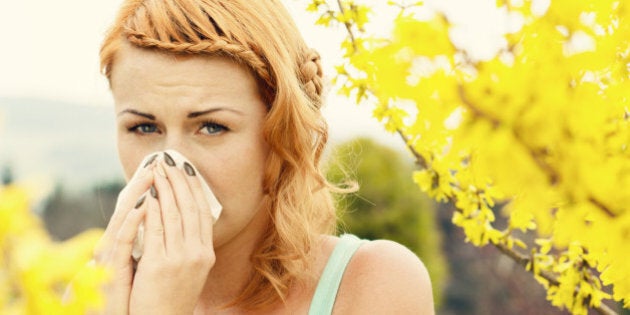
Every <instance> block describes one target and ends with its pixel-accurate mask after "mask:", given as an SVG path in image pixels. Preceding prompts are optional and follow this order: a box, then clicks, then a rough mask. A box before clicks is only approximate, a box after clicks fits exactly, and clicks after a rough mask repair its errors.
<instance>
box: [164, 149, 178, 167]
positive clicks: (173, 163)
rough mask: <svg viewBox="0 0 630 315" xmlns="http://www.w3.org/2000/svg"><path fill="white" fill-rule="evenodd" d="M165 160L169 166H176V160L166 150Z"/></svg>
mask: <svg viewBox="0 0 630 315" xmlns="http://www.w3.org/2000/svg"><path fill="white" fill-rule="evenodd" d="M164 161H165V162H166V164H167V165H168V166H175V160H173V158H172V157H171V156H170V155H168V153H166V152H164Z"/></svg>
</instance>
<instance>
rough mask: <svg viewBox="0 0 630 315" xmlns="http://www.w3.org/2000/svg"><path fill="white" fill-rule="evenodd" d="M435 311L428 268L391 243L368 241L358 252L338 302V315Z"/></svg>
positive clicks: (345, 279) (344, 281) (346, 274)
mask: <svg viewBox="0 0 630 315" xmlns="http://www.w3.org/2000/svg"><path fill="white" fill-rule="evenodd" d="M337 242H339V240H335V241H334V243H337ZM433 309H434V307H433V293H432V290H431V280H430V278H429V274H428V272H427V269H426V267H425V266H424V264H423V263H422V261H421V260H420V259H419V258H418V256H416V254H414V253H413V252H411V251H410V250H409V249H408V248H406V247H405V246H403V245H401V244H398V243H396V242H392V241H387V240H375V241H366V242H364V243H363V244H362V245H361V246H360V247H359V248H358V249H357V251H356V252H355V254H354V256H353V257H352V259H351V260H350V262H349V263H348V266H347V268H346V271H345V274H344V276H343V280H342V282H341V285H340V287H339V292H338V295H337V300H336V302H335V311H336V313H338V314H355V313H356V314H366V313H370V314H390V313H391V314H433V313H434V310H433Z"/></svg>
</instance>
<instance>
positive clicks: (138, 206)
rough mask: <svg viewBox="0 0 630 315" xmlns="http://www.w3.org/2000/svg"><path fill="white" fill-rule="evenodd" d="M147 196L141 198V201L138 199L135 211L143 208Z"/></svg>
mask: <svg viewBox="0 0 630 315" xmlns="http://www.w3.org/2000/svg"><path fill="white" fill-rule="evenodd" d="M146 197H147V196H146V195H143V196H142V197H140V199H138V202H136V206H135V207H133V208H134V209H138V208H140V206H142V204H143V203H144V199H146Z"/></svg>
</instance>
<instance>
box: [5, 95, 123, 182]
mask: <svg viewBox="0 0 630 315" xmlns="http://www.w3.org/2000/svg"><path fill="white" fill-rule="evenodd" d="M0 168H9V169H10V170H11V172H12V173H13V175H14V177H15V179H16V180H18V181H20V180H26V181H29V182H33V181H38V182H41V184H42V187H48V189H51V188H52V186H54V185H58V184H62V185H63V186H64V187H65V188H68V189H71V190H82V189H84V188H90V187H91V186H92V185H94V184H96V183H100V182H103V181H114V180H119V179H121V178H122V171H121V168H120V166H119V162H118V155H117V153H116V142H115V121H114V111H113V108H111V107H105V106H89V105H81V104H72V103H64V102H59V101H50V100H41V99H10V98H0Z"/></svg>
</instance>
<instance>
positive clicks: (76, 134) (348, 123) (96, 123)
mask: <svg viewBox="0 0 630 315" xmlns="http://www.w3.org/2000/svg"><path fill="white" fill-rule="evenodd" d="M121 2H122V1H120V0H115V1H112V0H91V1H84V0H58V1H46V0H32V1H8V0H1V2H0V39H1V40H2V46H1V47H2V48H1V49H0V176H1V177H2V181H3V182H4V183H8V182H13V181H16V182H19V183H21V184H22V185H25V186H26V187H28V188H29V189H30V191H31V193H32V194H33V196H34V197H35V198H34V199H35V203H34V210H35V211H37V212H38V213H40V214H41V215H42V216H43V217H44V218H45V219H46V222H47V227H48V229H49V230H50V231H51V233H52V234H53V235H54V236H55V237H57V238H58V239H66V238H68V237H70V236H72V235H74V234H76V233H77V232H79V231H81V230H82V229H84V228H86V227H89V226H104V225H105V224H106V222H107V217H108V216H109V214H110V213H111V210H113V205H114V202H115V198H116V196H117V193H118V191H119V189H120V188H121V187H122V185H123V183H122V172H121V168H120V166H119V162H118V158H117V154H116V145H115V139H114V115H113V109H112V107H113V103H112V98H111V96H110V94H109V90H108V85H107V81H106V80H105V78H104V77H103V76H102V75H101V74H100V73H99V64H98V49H99V45H100V42H101V40H102V39H103V35H104V33H105V31H106V29H107V27H108V25H109V24H110V23H111V22H112V21H113V19H114V16H115V11H116V9H117V8H118V6H119V5H120V3H121ZM284 2H285V3H286V5H287V7H288V8H289V10H290V11H291V12H292V14H293V16H294V18H295V21H296V23H297V24H298V27H299V28H300V29H301V31H302V33H303V34H304V36H305V38H306V41H307V42H308V43H309V45H311V46H312V47H313V48H315V49H317V50H318V51H319V52H320V54H321V55H322V62H323V65H324V72H325V74H330V73H333V72H334V71H333V70H332V69H333V67H334V65H335V64H337V63H339V62H340V57H341V56H340V53H341V52H340V49H339V43H340V42H341V41H342V39H343V37H344V35H345V33H344V30H343V29H342V28H338V29H336V30H335V29H334V28H333V29H324V28H322V27H318V26H316V25H315V20H316V19H317V17H316V16H314V15H311V14H308V13H306V12H305V10H304V8H305V6H306V4H307V3H306V1H297V0H285V1H284ZM383 2H385V1H383ZM542 2H544V1H542ZM426 3H427V5H428V6H429V7H431V6H432V7H435V8H440V9H441V10H443V11H444V12H446V13H447V14H448V15H449V18H451V19H452V21H451V22H452V23H453V25H454V27H453V29H452V39H453V41H457V42H458V43H460V45H462V46H465V47H468V48H469V51H470V53H471V57H473V58H477V59H484V58H488V57H490V56H491V55H492V54H493V53H494V52H495V51H496V50H497V49H498V48H499V47H501V46H502V45H504V44H505V43H504V42H503V41H502V40H501V35H502V34H503V33H504V32H506V31H508V30H510V29H513V28H515V27H518V24H519V21H518V20H514V19H509V18H508V17H506V16H505V14H502V12H500V11H498V10H496V9H495V8H494V3H495V2H494V1H493V0H488V1H482V0H478V1H472V0H458V1H455V0H449V1H446V0H443V1H427V2H426ZM427 12H428V11H427ZM387 14H393V13H391V12H387V11H379V14H378V15H375V16H373V20H378V19H379V16H381V17H385V16H386V15H387ZM384 20H386V19H384ZM387 30H388V25H380V26H379V27H375V28H374V29H373V31H375V32H377V31H378V32H386V31H387ZM427 45H430V43H427ZM327 99H328V100H327V105H326V107H325V108H324V114H325V116H326V118H327V120H328V122H329V126H330V133H331V135H330V136H331V143H330V146H331V147H338V148H339V149H338V152H339V153H338V154H337V155H336V156H338V159H339V160H340V161H342V163H343V164H346V169H350V170H351V174H352V175H353V176H354V179H356V180H357V181H358V182H359V184H360V185H361V187H362V189H361V191H360V192H359V193H358V194H357V195H355V196H352V197H350V198H348V199H345V200H343V201H342V202H341V206H342V207H344V208H349V209H354V210H353V211H348V212H346V213H345V214H344V215H343V221H344V222H345V223H344V224H343V228H344V229H347V230H349V231H351V232H353V233H356V234H358V235H359V236H362V237H366V238H390V239H395V240H397V241H399V242H401V243H403V244H405V245H407V246H408V247H410V248H411V249H413V250H414V251H415V252H416V253H418V254H419V256H420V257H421V258H422V259H423V260H424V261H425V263H426V264H427V266H428V267H429V271H430V272H431V274H432V279H433V281H434V290H435V294H436V299H437V302H438V307H439V308H440V312H439V313H440V314H497V312H499V311H500V312H501V313H510V314H543V313H551V312H553V313H558V311H557V310H555V309H552V308H550V307H549V306H548V302H546V301H545V299H544V292H543V291H542V290H541V289H540V287H539V286H538V284H536V283H535V282H534V280H532V279H530V277H529V276H528V275H526V274H525V273H524V271H521V270H517V269H516V268H513V263H512V261H510V260H509V259H507V258H505V257H502V256H500V255H499V254H498V253H497V252H496V250H494V249H493V248H484V249H482V250H479V249H476V248H474V247H472V246H471V245H469V244H466V243H464V241H463V236H462V234H461V231H459V230H456V229H455V228H454V227H453V225H452V224H451V223H450V215H451V213H452V212H451V211H450V210H449V209H446V208H447V206H445V205H435V204H433V203H432V202H430V201H429V200H428V199H427V198H426V197H425V196H423V195H422V194H421V193H420V190H419V189H418V188H417V186H416V185H415V184H413V182H412V181H411V170H412V168H413V165H412V164H411V159H410V157H409V156H408V154H407V153H406V152H405V149H404V148H405V146H404V143H403V142H402V141H401V140H400V139H399V138H398V137H397V136H395V135H392V134H388V133H386V132H385V131H384V129H383V127H382V125H381V124H379V123H378V122H377V121H376V120H375V119H374V118H372V114H371V108H370V107H369V106H357V105H355V104H354V103H353V101H351V100H347V99H344V98H343V97H339V96H337V95H336V94H335V92H334V90H333V88H332V87H329V92H328V97H327ZM357 137H363V140H361V141H358V142H356V141H355V142H353V143H348V141H350V140H352V139H355V138H357ZM339 146H340V147H339ZM331 172H332V173H331V175H330V176H331V178H333V179H336V180H341V179H342V177H340V176H341V175H340V174H339V172H338V170H336V169H335V168H334V167H333V169H332V171H331ZM78 222H80V223H78Z"/></svg>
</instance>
